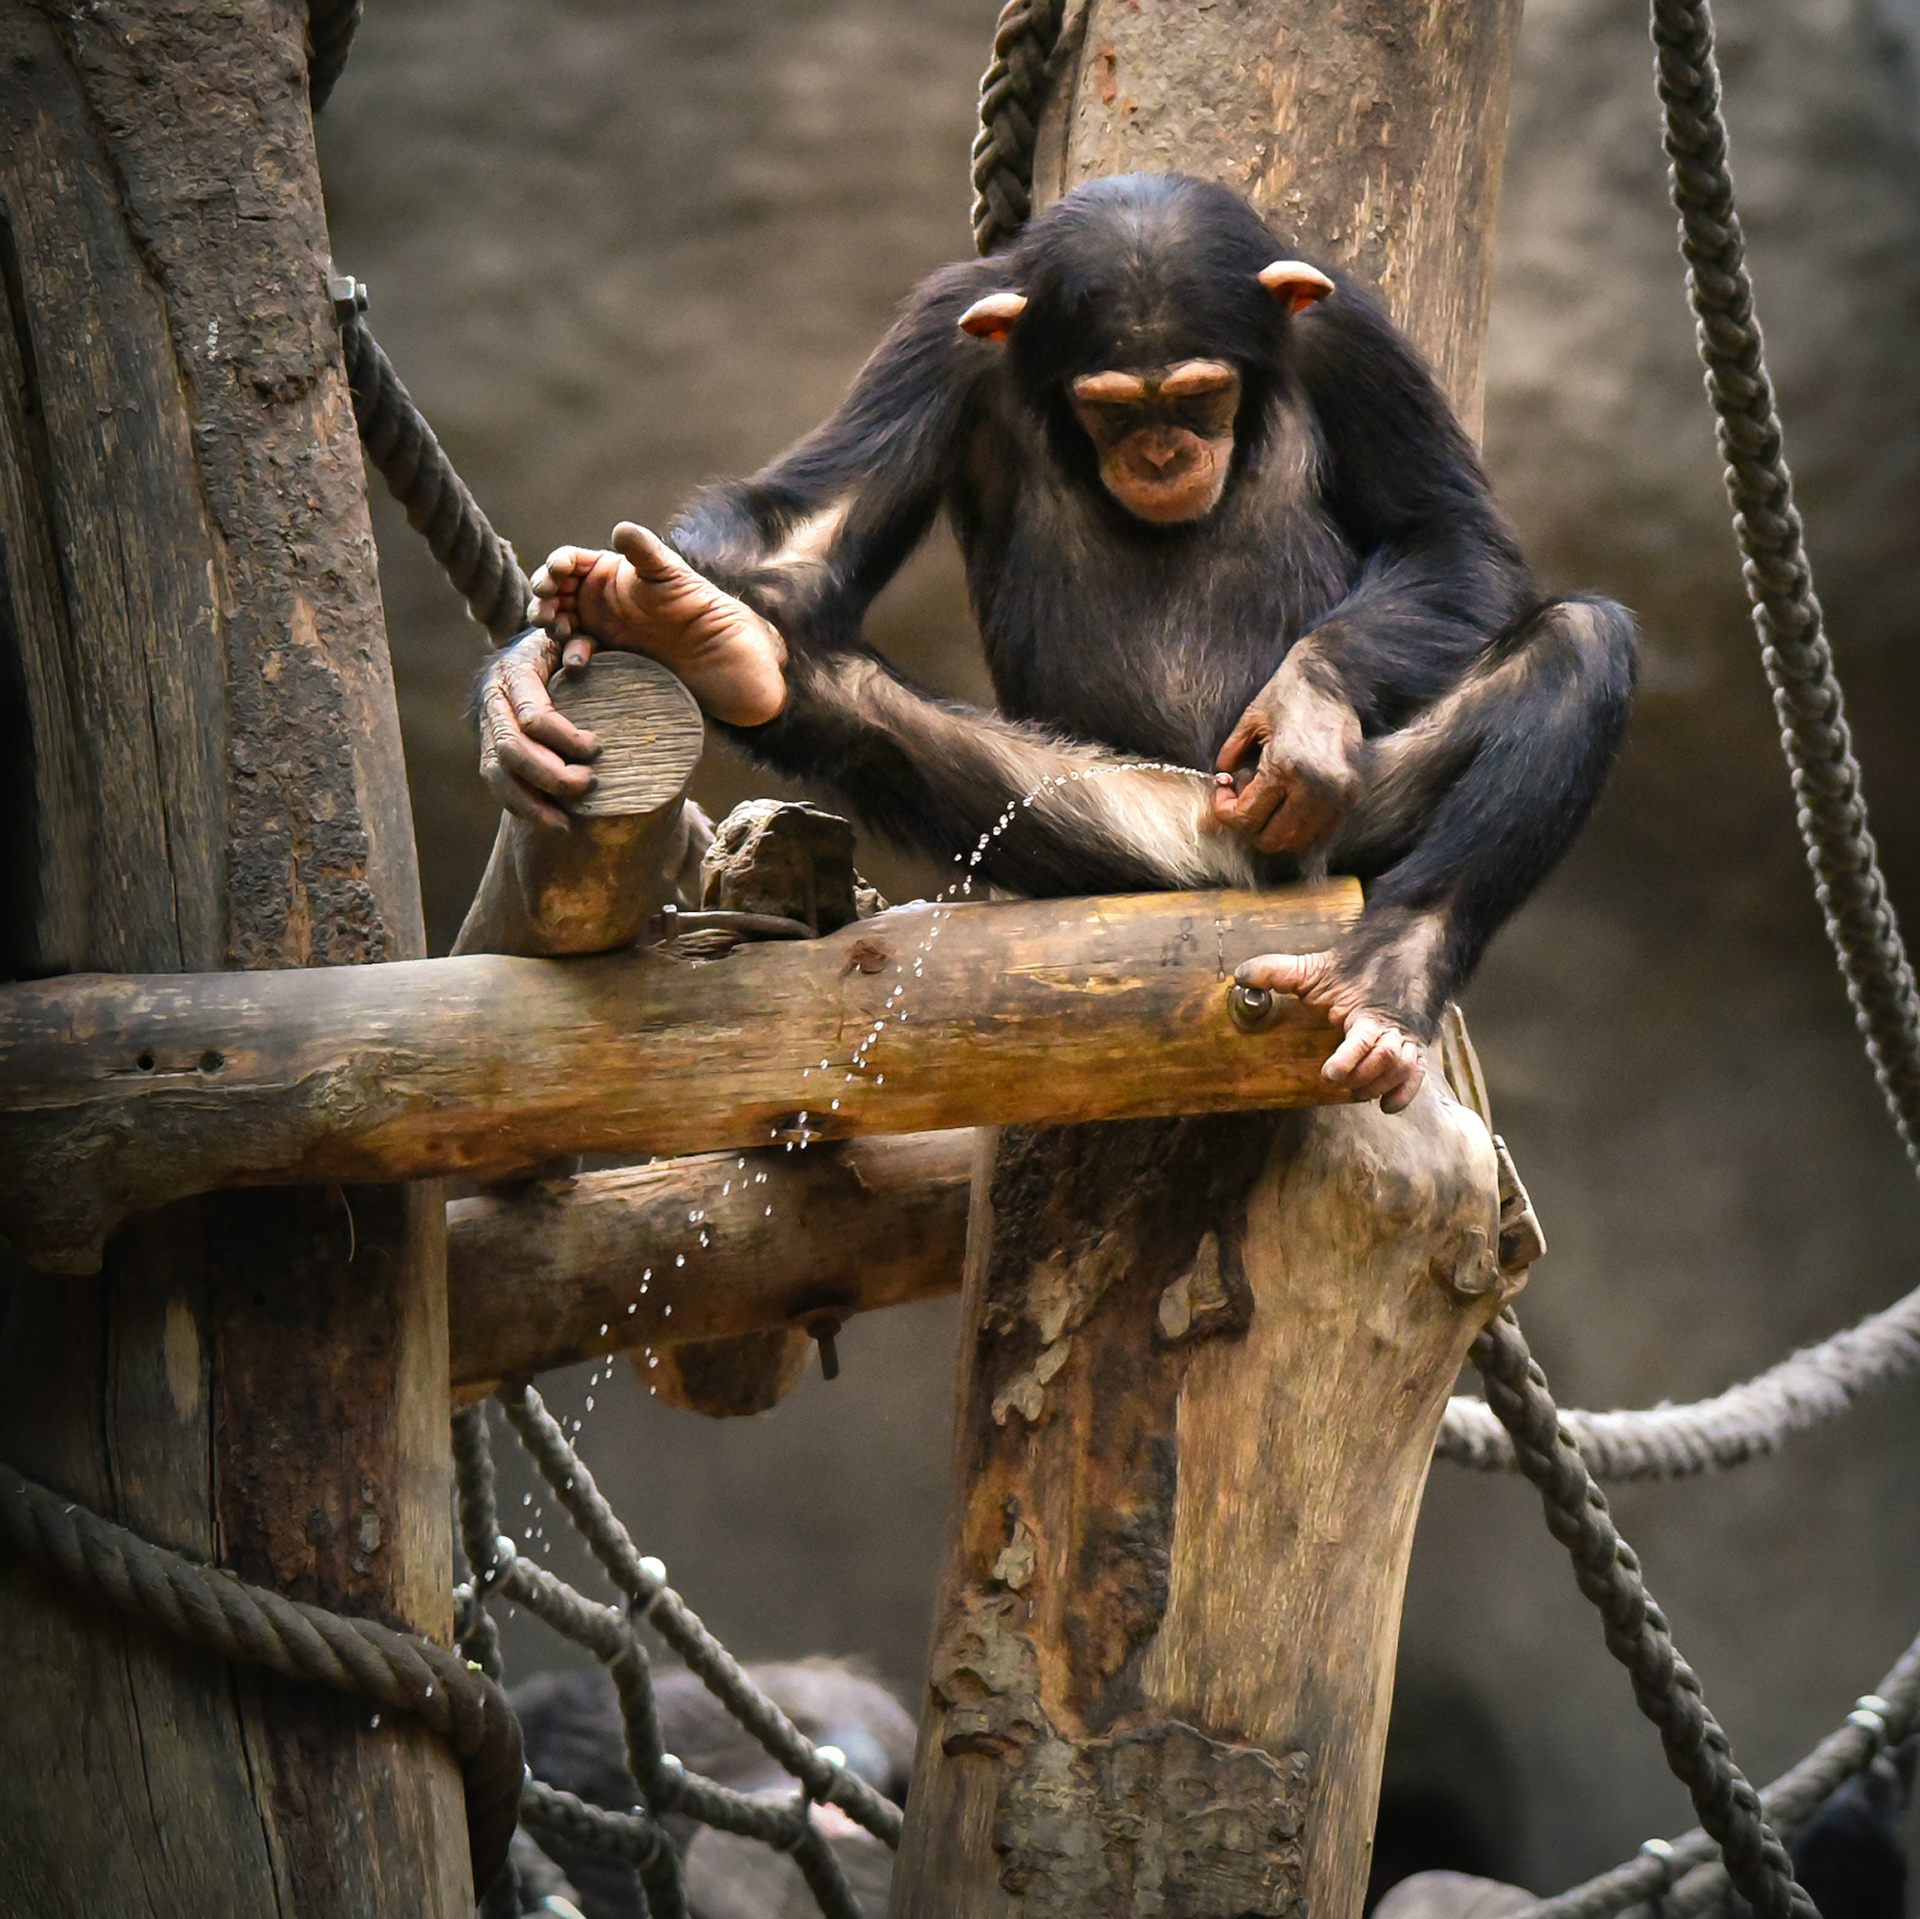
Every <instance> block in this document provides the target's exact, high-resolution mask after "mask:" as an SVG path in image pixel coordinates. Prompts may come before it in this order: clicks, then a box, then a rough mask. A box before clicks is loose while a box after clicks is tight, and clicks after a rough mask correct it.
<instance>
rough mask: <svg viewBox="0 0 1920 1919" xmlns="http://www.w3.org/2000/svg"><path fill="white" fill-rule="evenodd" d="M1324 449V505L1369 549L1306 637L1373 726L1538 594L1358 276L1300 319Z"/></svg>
mask: <svg viewBox="0 0 1920 1919" xmlns="http://www.w3.org/2000/svg"><path fill="white" fill-rule="evenodd" d="M1294 337H1295V342H1296V356H1297V357H1296V366H1297V368H1298V376H1299V380H1300V384H1301V388H1302V391H1303V396H1304V397H1305V399H1306V400H1307V402H1308V404H1309V405H1310V406H1311V408H1312V410H1313V413H1314V416H1315V418H1316V420H1317V421H1318V423H1319V427H1320V432H1321V436H1322V442H1323V444H1324V446H1325V448H1326V458H1327V471H1326V492H1327V505H1328V507H1329V509H1330V511H1331V513H1332V516H1333V518H1334V520H1335V522H1336V523H1337V524H1338V525H1339V526H1340V528H1341V530H1342V531H1343V532H1344V533H1345V534H1346V535H1347V538H1348V540H1349V542H1350V543H1351V545H1352V547H1353V550H1354V551H1355V552H1356V553H1358V554H1360V555H1361V556H1362V568H1361V573H1360V577H1359V579H1358V580H1357V582H1356V583H1355V585H1354V588H1353V590H1352V592H1351V593H1349V594H1348V595H1347V597H1346V598H1345V599H1344V600H1343V601H1342V602H1341V603H1340V604H1339V605H1338V606H1336V607H1335V608H1334V609H1333V610H1332V612H1330V613H1329V614H1328V615H1327V617H1326V618H1325V619H1324V620H1323V621H1322V622H1321V623H1320V624H1319V625H1318V626H1317V627H1315V628H1313V629H1311V630H1310V631H1309V632H1308V633H1307V634H1306V635H1305V636H1303V638H1302V640H1301V641H1300V643H1299V644H1298V645H1297V646H1296V647H1295V649H1294V651H1295V654H1296V655H1297V656H1298V659H1297V665H1296V668H1295V670H1296V672H1304V673H1306V674H1308V675H1309V676H1310V677H1311V678H1313V679H1315V680H1317V681H1318V682H1319V683H1320V684H1321V685H1323V686H1324V685H1328V684H1331V685H1332V686H1334V687H1337V689H1338V691H1339V692H1340V694H1341V695H1342V696H1343V697H1344V699H1345V700H1346V702H1347V704H1348V705H1349V706H1350V707H1351V709H1352V710H1353V711H1354V712H1355V713H1356V714H1357V715H1358V717H1359V720H1360V723H1361V726H1362V729H1363V730H1364V731H1365V732H1366V733H1368V734H1373V733H1376V732H1381V731H1385V730H1388V729H1390V728H1393V727H1397V726H1400V725H1402V724H1403V723H1404V722H1405V721H1406V720H1407V719H1409V718H1410V717H1411V716H1412V715H1413V714H1415V713H1417V712H1419V711H1420V710H1421V709H1422V708H1424V707H1425V706H1426V705H1428V704H1429V703H1430V702H1431V701H1433V700H1435V699H1437V698H1439V697H1440V696H1441V695H1442V694H1444V693H1445V692H1446V691H1447V690H1448V689H1449V688H1451V687H1452V686H1454V685H1455V684H1456V683H1457V682H1458V680H1459V678H1460V675H1461V673H1462V672H1463V671H1464V670H1465V669H1466V667H1467V666H1468V665H1469V664H1471V663H1472V662H1473V661H1474V660H1475V659H1477V658H1479V656H1480V655H1481V654H1482V653H1484V652H1485V651H1486V649H1487V647H1488V645H1489V644H1490V643H1491V642H1492V641H1493V640H1494V639H1495V638H1497V637H1498V636H1499V635H1501V634H1502V633H1504V632H1507V631H1509V630H1510V629H1511V628H1512V627H1514V626H1515V625H1516V624H1517V623H1518V622H1519V621H1520V620H1521V619H1523V618H1524V617H1525V616H1526V615H1527V614H1529V613H1531V612H1532V611H1533V610H1534V609H1535V608H1536V607H1537V606H1538V604H1539V596H1538V594H1537V592H1536V590H1535V588H1534V585H1533V581H1532V578H1531V576H1530V575H1529V573H1528V571H1527V568H1526V565H1525V562H1524V561H1523V560H1522V559H1521V557H1520V552H1519V548H1518V547H1517V545H1516V544H1515V542H1514V538H1513V534H1512V532H1511V531H1510V529H1509V528H1508V526H1507V523H1506V521H1505V519H1504V517H1503V516H1502V514H1501V512H1500V510H1499V508H1498V507H1497V506H1496V505H1495V504H1494V501H1493V496H1492V494H1491V492H1490V490H1489V489H1488V486H1487V481H1486V476H1485V474H1484V473H1483V472H1482V471H1481V467H1480V461H1479V458H1478V456H1477V455H1476V454H1475V452H1474V449H1473V447H1472V444H1471V443H1470V442H1469V441H1468V439H1467V436H1466V435H1465V434H1464V433H1463V432H1462V431H1461V429H1460V427H1459V425H1458V423H1457V422H1456V421H1455V419H1454V417H1453V414H1452V411H1451V409H1450V408H1449V407H1448V405H1447V403H1446V399H1445V397H1444V396H1443V395H1442V394H1441V392H1440V389H1439V387H1438V386H1437V385H1436V384H1435V382H1434V379H1433V376H1432V374H1431V373H1429V372H1428V370H1427V368H1426V367H1425V365H1424V364H1423V363H1422V362H1421V360H1420V357H1419V356H1418V354H1416V353H1415V352H1414V351H1413V349H1412V347H1410V346H1409V345H1408V344H1407V342H1406V341H1405V340H1404V339H1403V338H1402V337H1401V336H1400V334H1399V333H1398V332H1397V331H1396V330H1395V329H1394V327H1393V326H1392V325H1391V323H1390V322H1389V321H1388V320H1387V319H1386V318H1385V317H1384V316H1383V315H1382V314H1380V313H1379V312H1378V311H1377V310H1376V309H1375V308H1374V307H1373V306H1372V304H1371V303H1370V302H1369V301H1368V300H1367V299H1366V298H1365V296H1363V295H1362V294H1360V293H1359V292H1357V291H1356V290H1355V289H1353V288H1352V287H1351V286H1350V285H1343V286H1342V287H1341V289H1340V291H1339V292H1338V293H1337V294H1336V295H1335V296H1334V297H1333V298H1332V299H1330V300H1328V301H1326V302H1325V304H1323V305H1321V306H1318V307H1315V308H1314V309H1312V311H1310V312H1308V313H1305V314H1302V315H1301V316H1300V317H1299V319H1298V320H1296V321H1295V323H1294Z"/></svg>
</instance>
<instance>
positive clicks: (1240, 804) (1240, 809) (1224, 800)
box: [1213, 761, 1287, 834]
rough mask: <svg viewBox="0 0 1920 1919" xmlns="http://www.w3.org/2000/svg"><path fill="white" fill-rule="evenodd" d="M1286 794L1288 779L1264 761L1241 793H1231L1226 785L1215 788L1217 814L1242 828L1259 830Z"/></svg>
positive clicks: (1214, 804)
mask: <svg viewBox="0 0 1920 1919" xmlns="http://www.w3.org/2000/svg"><path fill="white" fill-rule="evenodd" d="M1286 797H1287V785H1286V781H1285V780H1283V779H1282V778H1281V777H1280V775H1279V773H1278V772H1276V771H1275V770H1274V769H1273V768H1272V767H1271V766H1268V765H1267V764H1266V763H1265V762H1264V761H1263V762H1262V763H1261V765H1260V767H1259V769H1258V770H1257V771H1256V772H1255V774H1254V776H1253V778H1252V779H1250V780H1249V781H1248V782H1247V783H1246V785H1245V786H1244V787H1242V788H1241V789H1240V791H1239V792H1238V793H1230V792H1229V791H1228V790H1227V788H1226V787H1224V786H1216V787H1215V788H1214V789H1213V811H1214V817H1215V818H1216V819H1219V820H1223V821H1225V823H1226V824H1227V825H1229V826H1231V827H1234V828H1235V829H1236V830H1237V831H1239V832H1242V833H1247V834H1258V833H1260V832H1261V831H1262V830H1263V829H1264V828H1265V826H1266V825H1267V823H1268V821H1269V820H1271V819H1272V818H1273V816H1274V814H1275V813H1276V812H1277V811H1278V810H1279V808H1280V806H1281V803H1282V802H1283V801H1284V800H1285V799H1286Z"/></svg>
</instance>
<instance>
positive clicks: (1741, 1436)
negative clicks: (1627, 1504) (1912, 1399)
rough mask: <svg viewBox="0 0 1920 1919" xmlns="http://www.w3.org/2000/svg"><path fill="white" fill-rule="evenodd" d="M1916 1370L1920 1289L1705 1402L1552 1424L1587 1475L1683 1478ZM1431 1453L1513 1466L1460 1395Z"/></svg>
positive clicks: (1794, 1432)
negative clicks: (1564, 1435) (1568, 1442)
mask: <svg viewBox="0 0 1920 1919" xmlns="http://www.w3.org/2000/svg"><path fill="white" fill-rule="evenodd" d="M1916 1375H1920V1290H1916V1291H1914V1292H1911V1293H1909V1294H1907V1296H1906V1297H1905V1298H1904V1299H1900V1300H1896V1301H1895V1302H1894V1303H1893V1305H1891V1306H1889V1307H1887V1308H1885V1309H1884V1310H1883V1311H1881V1312H1878V1313H1875V1314H1873V1315H1872V1316H1871V1317H1869V1318H1867V1319H1863V1320H1862V1321H1861V1322H1860V1323H1859V1324H1858V1325H1857V1326H1849V1327H1848V1328H1847V1329H1846V1330H1845V1331H1844V1332H1839V1333H1835V1334H1834V1335H1833V1336H1832V1338H1830V1339H1825V1340H1822V1341H1821V1342H1820V1344H1819V1345H1817V1346H1808V1347H1804V1348H1802V1349H1801V1350H1800V1351H1799V1352H1797V1353H1794V1354H1791V1355H1790V1356H1789V1357H1788V1358H1786V1359H1783V1360H1781V1361H1780V1363H1779V1364H1778V1365H1776V1366H1770V1367H1769V1368H1768V1369H1767V1370H1766V1371H1765V1372H1763V1373H1760V1374H1758V1375H1757V1376H1756V1377H1754V1378H1752V1379H1749V1380H1745V1381H1743V1382H1742V1383H1741V1384H1739V1385H1738V1386H1731V1387H1729V1388H1728V1389H1727V1390H1726V1391H1725V1392H1724V1393H1721V1394H1719V1395H1717V1396H1716V1397H1714V1398H1712V1399H1702V1400H1697V1401H1695V1402H1694V1403H1693V1404H1692V1405H1687V1406H1656V1407H1653V1408H1651V1409H1649V1410H1647V1411H1641V1412H1611V1413H1582V1412H1563V1413H1562V1414H1561V1415H1560V1423H1561V1424H1562V1425H1563V1426H1564V1427H1565V1428H1566V1429H1567V1431H1568V1433H1569V1434H1570V1435H1571V1436H1572V1438H1573V1440H1574V1442H1575V1444H1577V1445H1578V1446H1579V1448H1580V1453H1581V1457H1582V1458H1583V1459H1584V1460H1585V1461H1586V1466H1587V1470H1588V1471H1589V1472H1590V1473H1592V1474H1593V1476H1594V1477H1595V1478H1596V1479H1611V1480H1635V1479H1684V1478H1689V1477H1691V1476H1693V1475H1695V1474H1698V1473H1704V1472H1710V1471H1712V1470H1713V1469H1714V1468H1716V1467H1721V1466H1738V1465H1741V1464H1743V1463H1744V1462H1745V1461H1747V1460H1749V1459H1758V1458H1761V1457H1764V1456H1765V1455H1766V1454H1768V1453H1774V1452H1778V1451H1779V1449H1780V1448H1781V1447H1782V1446H1783V1445H1785V1444H1786V1442H1787V1441H1788V1440H1789V1439H1792V1438H1794V1437H1796V1436H1798V1435H1799V1434H1801V1433H1809V1432H1813V1431H1815V1430H1817V1429H1818V1428H1819V1427H1822V1426H1826V1425H1829V1424H1831V1423H1832V1422H1833V1421H1834V1420H1836V1419H1838V1418H1839V1417H1840V1415H1841V1414H1842V1413H1845V1412H1849V1411H1851V1410H1852V1408H1853V1407H1855V1406H1857V1405H1858V1404H1859V1403H1860V1402H1861V1401H1862V1400H1863V1399H1866V1398H1868V1397H1869V1396H1870V1395H1871V1394H1873V1393H1876V1392H1878V1391H1880V1390H1881V1388H1882V1387H1885V1386H1892V1385H1897V1384H1899V1383H1901V1382H1902V1381H1905V1380H1910V1379H1912V1378H1914V1377H1915V1376H1916ZM1436 1451H1437V1454H1438V1456H1439V1457H1440V1458H1442V1459H1450V1460H1452V1461H1453V1462H1454V1464H1456V1465H1460V1466H1471V1467H1474V1468H1475V1469H1476V1470H1478V1471H1481V1472H1507V1471H1511V1470H1512V1469H1513V1467H1514V1465H1515V1463H1516V1462H1515V1459H1514V1452H1513V1441H1512V1440H1511V1439H1509V1438H1508V1437H1507V1434H1506V1430H1505V1429H1504V1428H1503V1427H1502V1426H1501V1424H1500V1422H1499V1420H1498V1419H1497V1418H1496V1417H1495V1415H1494V1414H1493V1413H1492V1411H1490V1410H1489V1409H1488V1407H1487V1406H1485V1405H1484V1404H1483V1403H1482V1402H1481V1401H1479V1400H1477V1399H1469V1398H1465V1397H1459V1398H1455V1399H1453V1400H1451V1401H1449V1403H1448V1405H1447V1412H1446V1418H1445V1420H1444V1421H1443V1422H1442V1424H1441V1427H1440V1439H1439V1444H1438V1446H1437V1448H1436Z"/></svg>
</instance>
